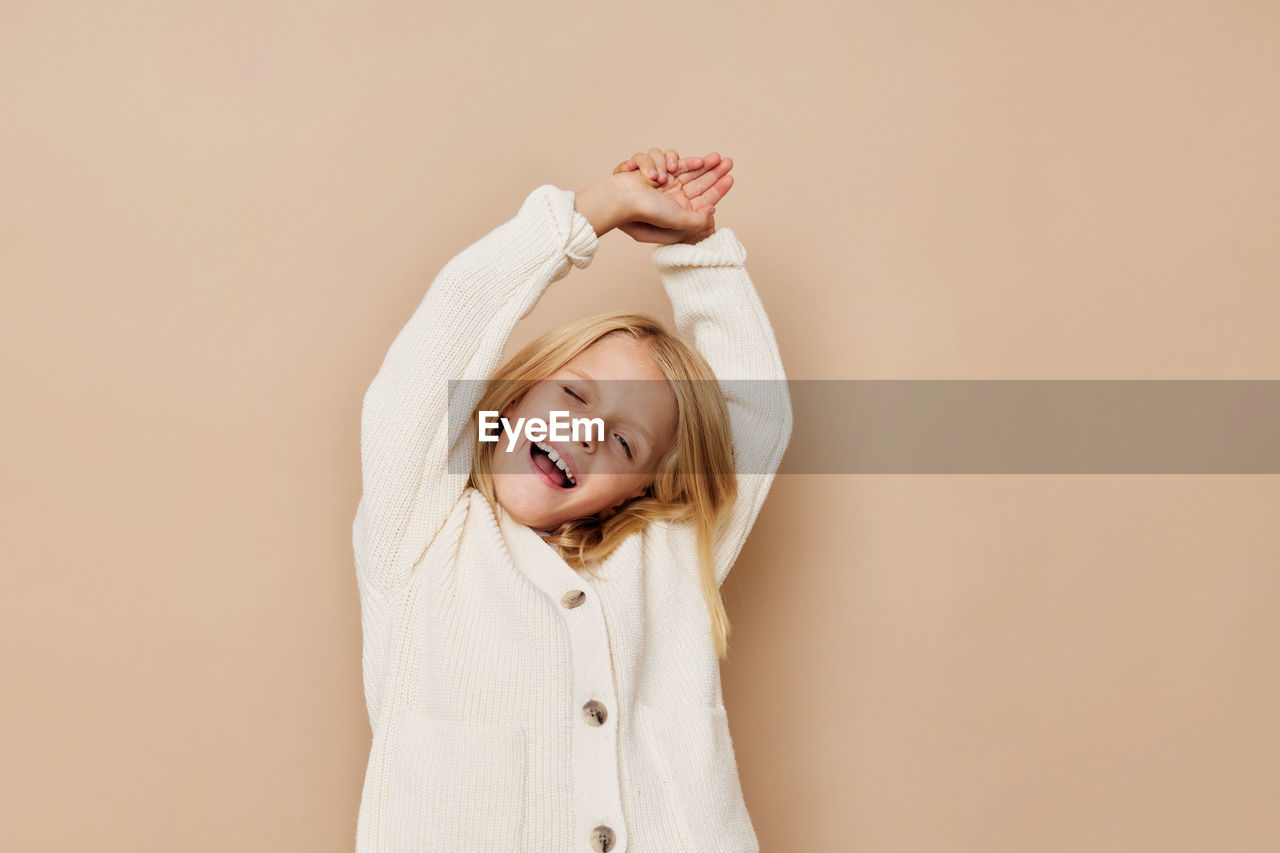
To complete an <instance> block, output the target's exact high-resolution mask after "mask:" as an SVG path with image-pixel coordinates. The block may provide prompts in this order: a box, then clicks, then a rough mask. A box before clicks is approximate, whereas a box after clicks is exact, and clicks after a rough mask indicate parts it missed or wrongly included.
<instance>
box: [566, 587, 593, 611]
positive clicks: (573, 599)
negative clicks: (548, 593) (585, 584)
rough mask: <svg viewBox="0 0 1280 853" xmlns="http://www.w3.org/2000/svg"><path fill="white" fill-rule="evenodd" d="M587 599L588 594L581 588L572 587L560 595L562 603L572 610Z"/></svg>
mask: <svg viewBox="0 0 1280 853" xmlns="http://www.w3.org/2000/svg"><path fill="white" fill-rule="evenodd" d="M586 600H587V594H586V593H585V592H583V591H582V590H580V589H571V590H569V591H568V592H566V593H565V594H564V595H562V596H560V604H561V606H563V607H564V608H565V609H567V610H572V609H573V608H575V607H577V606H578V605H579V604H581V603H582V602H584V601H586Z"/></svg>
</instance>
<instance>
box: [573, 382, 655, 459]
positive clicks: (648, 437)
mask: <svg viewBox="0 0 1280 853" xmlns="http://www.w3.org/2000/svg"><path fill="white" fill-rule="evenodd" d="M565 373H572V374H573V375H574V376H576V377H578V378H579V379H581V380H582V381H583V382H586V383H587V384H589V385H590V386H591V389H592V390H593V391H594V390H596V381H595V380H594V379H592V378H591V377H590V376H588V375H587V374H585V373H582V372H581V371H578V370H575V369H573V368H567V369H566V370H565ZM623 422H624V423H625V424H627V425H628V426H633V427H635V428H636V432H638V433H640V436H641V437H642V438H643V439H644V440H645V444H648V445H649V447H650V448H652V447H653V446H654V444H653V436H651V435H649V432H648V430H646V429H645V428H644V427H643V426H641V425H640V424H639V423H635V422H632V421H630V420H624V421H623Z"/></svg>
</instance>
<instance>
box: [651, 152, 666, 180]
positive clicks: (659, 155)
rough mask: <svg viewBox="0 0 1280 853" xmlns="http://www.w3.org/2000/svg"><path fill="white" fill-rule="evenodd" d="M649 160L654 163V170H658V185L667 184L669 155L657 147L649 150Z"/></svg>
mask: <svg viewBox="0 0 1280 853" xmlns="http://www.w3.org/2000/svg"><path fill="white" fill-rule="evenodd" d="M649 159H650V160H652V161H653V165H654V168H656V169H657V170H658V183H660V184H665V183H666V182H667V155H666V153H665V152H664V151H663V150H662V149H661V148H658V147H657V146H654V147H653V148H650V149H649Z"/></svg>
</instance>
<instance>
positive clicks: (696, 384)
mask: <svg viewBox="0 0 1280 853" xmlns="http://www.w3.org/2000/svg"><path fill="white" fill-rule="evenodd" d="M606 335H626V336H629V337H630V338H632V339H633V340H636V341H640V342H642V343H644V344H646V345H647V348H648V351H649V353H650V355H652V357H653V359H654V362H655V363H656V364H657V365H658V367H659V369H660V370H661V371H662V372H663V373H664V374H665V375H666V377H667V379H668V380H670V382H671V386H672V390H673V391H674V392H675V398H676V409H677V416H678V420H677V425H676V438H675V441H674V442H673V444H672V446H671V447H670V448H669V449H668V450H667V452H666V453H665V454H664V455H663V456H662V457H661V458H660V459H659V460H658V462H657V464H656V467H655V470H654V475H653V480H652V482H651V483H650V484H649V487H648V488H647V489H646V490H645V492H644V493H643V494H642V495H640V496H639V497H634V498H631V499H630V500H628V501H627V502H626V503H624V504H622V505H621V506H620V507H619V508H618V509H617V511H616V513H615V514H613V515H611V516H610V517H609V518H607V519H604V520H601V519H600V518H595V517H593V518H574V519H570V520H568V521H565V522H564V523H562V524H561V525H560V526H559V527H557V528H556V529H555V530H553V531H551V535H550V536H549V537H547V538H546V539H545V541H546V542H547V544H549V545H552V546H554V547H555V548H556V549H557V550H558V551H559V553H560V555H561V557H562V559H564V560H565V562H566V563H568V564H569V565H570V566H572V567H573V568H574V569H582V570H585V571H587V572H588V573H590V574H592V575H593V576H595V566H596V565H597V564H598V563H599V562H600V561H602V560H604V558H605V557H607V556H608V555H609V554H610V553H612V552H613V550H614V549H616V548H617V547H618V546H619V545H621V544H622V541H623V540H624V539H625V538H626V537H627V536H628V535H630V534H632V533H634V532H637V531H640V530H643V529H644V528H645V526H646V525H647V524H648V523H649V522H651V521H670V522H675V523H683V522H689V523H690V524H691V525H692V526H693V528H694V530H695V533H696V541H697V555H698V564H699V566H698V568H699V576H700V579H701V586H702V597H703V600H704V601H705V602H706V605H707V610H708V612H709V614H710V617H711V631H712V638H713V640H714V642H715V648H716V654H717V655H718V656H719V657H720V658H722V659H723V658H724V657H726V656H727V655H728V648H729V646H728V640H729V633H730V631H731V630H732V628H731V626H730V624H729V617H728V615H727V614H726V613H725V609H724V602H723V601H722V599H721V597H720V590H719V587H718V586H717V585H716V579H715V571H714V566H713V564H712V546H713V543H714V541H715V537H716V536H717V535H718V534H719V531H720V525H721V524H722V523H723V521H724V518H725V516H726V515H727V514H728V510H729V508H730V507H731V506H732V505H733V501H734V499H735V498H736V497H737V491H738V478H737V475H736V473H735V471H734V466H733V445H732V432H731V430H730V427H729V411H728V406H727V405H726V403H725V399H724V395H723V393H722V392H721V390H720V386H719V385H718V384H717V382H716V376H715V372H714V371H713V370H712V369H711V366H710V365H709V364H707V361H706V359H704V358H703V357H702V354H701V353H699V352H698V351H697V350H696V349H694V348H693V347H691V346H689V345H688V344H687V343H685V342H684V341H683V340H681V339H680V338H679V337H677V336H675V335H674V334H672V333H671V332H668V331H667V330H666V329H665V328H664V327H663V326H662V324H661V323H659V322H658V320H656V319H655V318H653V317H651V316H649V315H648V314H637V313H631V312H615V313H610V314H597V315H594V316H590V317H584V318H582V319H580V320H576V321H574V322H571V323H567V324H565V325H563V326H561V327H559V328H557V329H553V330H552V331H550V332H547V333H546V334H544V335H542V336H541V337H539V338H538V339H537V340H535V341H533V342H531V343H530V344H528V345H527V346H525V347H524V348H523V349H521V350H520V351H519V352H518V353H516V354H515V355H514V356H512V357H511V359H509V360H508V361H507V363H506V364H504V365H502V367H500V368H498V370H497V371H496V372H495V373H494V375H493V376H492V377H490V379H489V381H488V384H487V385H486V387H485V391H484V394H483V396H482V397H481V398H480V401H479V403H478V404H477V405H476V407H475V409H474V410H473V411H472V412H471V423H470V426H469V429H470V430H471V435H476V434H477V433H478V428H479V412H480V411H482V410H483V411H503V410H505V409H506V408H507V406H508V405H510V404H511V403H513V402H515V401H517V400H518V399H519V398H520V396H521V395H522V394H523V393H524V392H525V390H527V388H528V386H529V385H531V384H532V383H534V382H537V381H539V380H542V379H545V378H547V377H548V376H550V375H551V374H552V373H553V372H555V371H556V370H559V369H560V368H561V367H563V366H564V365H565V364H566V363H567V362H568V361H569V360H570V359H572V358H573V357H574V356H576V355H577V354H578V353H580V352H582V351H583V350H584V349H586V348H587V347H589V346H591V345H592V344H593V343H595V342H596V341H598V340H600V339H601V338H603V337H605V336H606ZM496 446H497V445H495V444H490V443H487V442H485V443H481V442H475V449H474V452H473V457H472V467H471V477H470V480H469V481H468V485H469V486H472V487H474V488H475V489H476V490H477V491H479V492H480V493H481V494H482V495H484V497H485V499H486V500H488V502H489V505H490V507H492V508H493V510H494V512H495V513H496V512H497V499H496V496H495V492H494V488H493V476H492V470H493V469H492V466H491V458H492V455H493V452H494V448H495V447H496Z"/></svg>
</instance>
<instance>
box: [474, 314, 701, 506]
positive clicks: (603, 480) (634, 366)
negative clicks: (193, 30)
mask: <svg viewBox="0 0 1280 853" xmlns="http://www.w3.org/2000/svg"><path fill="white" fill-rule="evenodd" d="M619 380H648V381H619ZM553 411H561V412H568V413H569V414H568V416H567V418H568V419H574V418H600V419H601V420H603V421H604V439H603V440H600V438H599V435H598V433H597V431H596V428H595V427H592V428H591V429H590V430H587V429H580V431H579V434H578V440H577V441H551V440H547V441H544V442H537V443H536V444H543V445H547V446H550V447H552V448H554V449H555V450H556V452H557V453H558V454H559V456H560V458H561V459H562V460H564V461H565V462H566V463H567V464H568V466H569V470H570V471H571V472H572V473H573V480H572V481H570V480H569V479H568V478H567V477H566V476H565V475H563V474H562V473H560V471H559V469H558V467H557V466H556V465H555V464H554V462H553V461H552V460H551V458H550V457H549V456H547V455H546V454H545V453H543V452H542V451H541V450H540V449H538V448H536V447H535V446H534V445H535V443H534V442H530V441H529V439H528V437H527V435H526V434H525V430H524V428H523V427H521V429H520V430H519V433H518V437H517V440H516V443H515V445H514V446H513V447H512V448H511V450H510V451H508V450H507V445H508V443H509V441H510V439H509V438H508V436H507V434H506V433H505V432H503V433H501V435H500V439H499V441H498V443H497V444H496V445H495V446H494V450H493V457H492V458H493V463H492V470H493V484H494V492H495V494H496V497H497V499H498V503H500V504H501V505H502V507H503V509H505V510H506V511H507V513H508V514H509V515H510V516H511V517H512V518H514V519H515V520H516V521H518V522H520V523H521V524H525V525H528V526H529V527H533V528H535V529H538V530H551V529H553V528H555V527H556V526H558V525H559V524H561V523H562V522H565V521H568V520H569V519H571V518H584V517H588V516H598V517H600V518H602V519H603V518H608V517H609V516H610V515H612V514H613V512H614V511H615V510H616V508H617V507H618V506H619V505H621V504H623V503H625V502H626V501H628V500H630V499H631V498H633V497H638V496H640V495H642V494H643V493H644V490H645V489H646V488H647V487H648V485H649V483H650V481H651V480H652V478H653V473H654V467H655V466H656V464H657V462H658V460H659V459H660V458H662V456H663V454H664V453H666V451H667V449H668V448H669V447H670V446H671V443H672V442H673V441H674V440H675V435H676V423H677V412H676V397H675V392H674V391H672V389H671V385H670V383H669V382H668V381H667V377H666V375H665V374H663V372H662V370H661V369H660V368H659V367H658V365H657V364H656V363H655V362H654V360H653V357H652V356H651V355H649V352H648V350H647V349H646V347H645V345H644V344H643V343H640V342H638V341H635V340H633V339H631V338H629V337H625V336H622V335H613V334H611V335H606V336H605V337H603V338H601V339H600V340H598V341H596V342H595V343H594V344H592V345H591V346H589V347H587V348H586V349H584V350H583V351H582V352H580V353H578V355H576V356H574V357H573V358H572V359H571V360H570V361H569V362H568V363H566V364H565V365H564V367H562V368H560V369H559V370H557V371H555V372H554V373H553V374H551V376H549V377H547V378H546V379H545V380H543V381H541V382H537V383H535V384H533V385H531V386H529V388H528V390H527V391H525V393H524V395H523V396H522V397H521V398H520V399H518V400H516V401H515V402H514V403H512V404H511V405H510V406H508V407H507V408H506V409H504V410H503V411H502V417H504V418H506V419H507V420H508V421H509V422H510V424H511V429H515V428H516V424H517V422H518V420H519V419H520V418H526V419H527V418H541V419H542V420H543V421H545V422H547V423H548V424H549V423H550V421H551V412H553ZM565 417H566V416H564V415H561V416H560V418H561V422H562V423H565V424H566V426H565V427H564V428H563V431H564V432H566V433H567V434H572V433H571V430H570V427H569V426H568V423H569V421H566V420H565ZM526 423H527V421H526ZM566 483H572V485H570V486H566V485H565V484H566Z"/></svg>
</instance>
